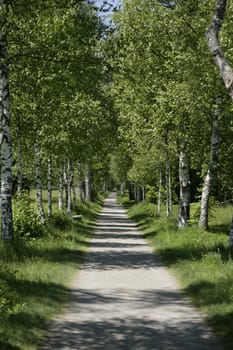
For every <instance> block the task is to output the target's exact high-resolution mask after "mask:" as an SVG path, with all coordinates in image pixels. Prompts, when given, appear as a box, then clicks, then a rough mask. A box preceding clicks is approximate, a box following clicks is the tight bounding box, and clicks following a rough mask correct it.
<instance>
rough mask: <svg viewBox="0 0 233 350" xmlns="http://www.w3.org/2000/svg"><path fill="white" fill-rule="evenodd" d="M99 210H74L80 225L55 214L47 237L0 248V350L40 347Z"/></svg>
mask: <svg viewBox="0 0 233 350" xmlns="http://www.w3.org/2000/svg"><path fill="white" fill-rule="evenodd" d="M100 208H101V205H100V203H95V204H94V203H88V204H85V205H78V206H77V207H76V208H75V211H76V213H79V214H82V219H81V220H79V221H74V220H72V218H71V217H69V216H67V215H66V214H65V213H63V214H59V213H57V212H56V211H55V215H54V216H53V218H52V219H51V220H50V222H49V224H48V229H47V232H46V234H45V235H42V236H41V237H38V238H30V239H28V238H27V239H25V238H17V239H15V240H14V242H13V243H7V242H6V243H4V242H1V243H0V349H1V350H35V349H36V348H37V347H38V344H39V343H40V342H41V339H42V337H43V336H44V334H45V329H46V326H45V325H46V322H47V321H48V320H49V319H51V318H52V317H54V315H55V314H57V313H59V312H60V311H61V310H62V308H63V307H64V306H65V305H66V303H67V301H68V296H69V290H70V285H71V281H72V280H73V278H74V276H75V274H77V272H78V269H79V266H80V264H81V263H82V260H83V257H84V255H85V251H86V249H87V246H88V242H89V240H90V238H91V236H92V231H93V227H94V223H95V220H96V218H97V215H98V211H99V210H100ZM55 210H56V209H55Z"/></svg>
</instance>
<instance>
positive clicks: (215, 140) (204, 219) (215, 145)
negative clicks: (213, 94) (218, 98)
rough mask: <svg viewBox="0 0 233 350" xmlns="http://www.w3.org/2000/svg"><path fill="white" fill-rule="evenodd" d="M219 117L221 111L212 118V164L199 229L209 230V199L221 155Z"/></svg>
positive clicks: (204, 194) (202, 202)
mask: <svg viewBox="0 0 233 350" xmlns="http://www.w3.org/2000/svg"><path fill="white" fill-rule="evenodd" d="M218 116H219V110H216V111H215V112H214V113H213V117H212V136H211V148H210V162H209V168H208V171H207V175H206V178H205V181H204V186H203V189H202V195H201V212H200V218H199V227H200V228H202V229H204V230H207V229H208V216H209V215H208V212H209V197H210V193H211V188H212V183H213V180H214V177H215V174H216V170H217V165H218V153H219V137H218V136H219V135H218V134H219V128H218Z"/></svg>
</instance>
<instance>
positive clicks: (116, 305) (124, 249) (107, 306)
mask: <svg viewBox="0 0 233 350" xmlns="http://www.w3.org/2000/svg"><path fill="white" fill-rule="evenodd" d="M52 349H56V350H65V349H66V350H68V349H70V350H71V349H79V350H97V349H99V350H103V349H105V350H122V349H125V350H126V349H127V350H131V349H132V350H133V349H137V350H162V349H169V350H176V349H177V350H178V349H179V350H187V349H190V350H197V349H198V350H210V349H211V350H221V349H222V347H221V345H220V344H219V343H218V341H217V339H216V338H215V337H214V336H213V334H212V333H211V331H210V330H209V329H208V327H207V326H206V325H205V324H204V321H203V318H202V316H201V315H200V314H198V313H197V311H196V310H195V309H194V308H193V307H192V306H191V305H190V303H189V301H188V300H187V299H186V298H185V296H184V295H183V294H182V293H181V292H180V291H179V288H178V286H177V283H176V281H175V280H174V278H173V277H171V276H170V274H169V273H168V272H167V271H166V270H165V268H164V267H163V266H162V265H161V261H160V259H159V258H158V257H157V256H155V255H154V254H153V253H152V251H151V249H150V248H149V247H148V246H147V244H145V242H144V240H143V238H142V236H141V234H140V233H139V232H138V230H137V227H136V225H135V224H134V223H133V222H131V221H130V220H129V219H128V218H127V214H126V212H125V209H123V208H122V207H120V206H119V205H118V204H117V203H116V196H115V194H111V195H110V196H109V197H108V198H107V199H106V200H105V203H104V208H103V211H102V213H101V214H100V217H99V219H98V222H97V226H96V231H95V235H94V238H93V240H92V242H91V247H90V250H89V252H88V253H87V256H86V259H85V262H84V265H83V267H82V269H81V272H80V273H79V274H78V276H77V279H76V280H75V281H74V283H73V286H72V289H71V303H70V306H69V307H68V309H66V310H65V312H64V314H62V315H61V316H60V317H59V318H57V319H56V320H55V321H54V322H53V323H52V324H51V325H50V327H49V336H48V338H47V339H46V340H45V343H44V344H43V346H42V347H41V348H40V350H52Z"/></svg>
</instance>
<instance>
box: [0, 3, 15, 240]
mask: <svg viewBox="0 0 233 350" xmlns="http://www.w3.org/2000/svg"><path fill="white" fill-rule="evenodd" d="M6 6H7V1H6V0H0V23H1V28H0V56H1V60H0V135H1V232H2V238H3V239H4V240H11V239H13V236H14V235H13V217H12V188H13V179H12V144H11V130H10V98H9V80H8V64H7V40H6V33H5V30H4V27H5V24H6Z"/></svg>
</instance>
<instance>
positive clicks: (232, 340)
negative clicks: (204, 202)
mask: <svg viewBox="0 0 233 350" xmlns="http://www.w3.org/2000/svg"><path fill="white" fill-rule="evenodd" d="M123 203H125V201H123ZM126 204H127V206H128V207H129V216H130V217H131V218H132V219H133V220H135V221H136V222H137V223H138V225H139V227H140V228H141V229H142V230H143V232H144V236H145V238H146V239H147V240H148V242H149V244H150V245H151V246H152V247H153V249H154V250H155V251H156V252H157V253H158V254H159V255H160V256H161V258H162V261H163V262H164V263H165V265H167V266H168V267H169V268H170V269H172V271H173V273H174V274H175V275H176V277H177V278H178V280H179V282H180V285H181V287H182V289H183V290H184V291H185V292H186V293H187V294H188V295H189V296H190V297H191V298H192V300H193V303H194V304H195V305H196V306H197V307H198V308H199V309H200V310H201V311H203V312H204V314H205V315H206V320H207V322H208V324H209V325H210V326H211V327H212V329H213V330H214V332H215V333H216V334H217V335H218V336H219V337H221V339H222V341H223V343H224V346H225V348H226V349H232V348H233V261H232V252H231V251H229V249H228V248H227V243H228V234H229V228H230V222H231V216H232V206H216V207H214V208H212V211H211V217H210V228H209V231H208V232H204V231H203V230H200V229H199V228H198V227H197V225H196V221H197V217H196V209H197V208H196V204H194V205H193V207H192V211H191V213H192V218H191V219H192V220H191V221H192V224H190V225H189V226H188V227H187V228H185V229H183V230H178V229H177V226H176V219H175V218H176V214H177V208H175V207H174V208H173V217H172V218H171V219H169V220H168V219H167V218H166V217H165V214H164V213H162V215H161V216H160V217H159V216H158V215H157V213H156V206H155V205H153V204H149V203H146V202H145V203H140V204H137V205H132V203H130V205H129V203H128V202H127V201H126Z"/></svg>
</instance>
